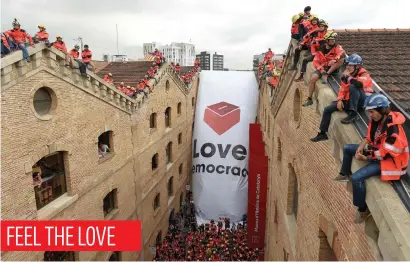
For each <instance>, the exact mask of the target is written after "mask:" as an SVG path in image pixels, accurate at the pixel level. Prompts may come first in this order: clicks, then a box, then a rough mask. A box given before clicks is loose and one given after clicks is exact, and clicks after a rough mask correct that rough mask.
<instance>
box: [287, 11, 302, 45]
mask: <svg viewBox="0 0 410 262" xmlns="http://www.w3.org/2000/svg"><path fill="white" fill-rule="evenodd" d="M302 18H303V14H302V16H301V15H300V14H297V15H294V16H293V17H292V28H291V29H290V35H291V44H292V47H293V50H296V48H297V47H298V45H299V42H300V41H301V40H302V37H303V25H302V23H301V22H302Z"/></svg>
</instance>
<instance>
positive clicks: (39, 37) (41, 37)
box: [33, 25, 50, 46]
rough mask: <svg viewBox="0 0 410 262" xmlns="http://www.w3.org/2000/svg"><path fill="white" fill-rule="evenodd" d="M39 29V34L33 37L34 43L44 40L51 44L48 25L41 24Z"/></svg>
mask: <svg viewBox="0 0 410 262" xmlns="http://www.w3.org/2000/svg"><path fill="white" fill-rule="evenodd" d="M38 29H39V30H40V31H38V32H37V34H35V35H34V37H33V41H34V43H40V42H43V43H45V44H46V45H47V46H48V45H49V44H50V41H49V40H48V33H47V31H46V26H45V25H39V26H38Z"/></svg>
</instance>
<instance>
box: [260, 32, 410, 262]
mask: <svg viewBox="0 0 410 262" xmlns="http://www.w3.org/2000/svg"><path fill="white" fill-rule="evenodd" d="M343 31H344V32H342V31H339V38H338V39H340V42H339V43H342V45H343V47H344V48H345V50H346V51H347V53H348V54H351V53H352V52H360V53H359V54H362V53H363V57H364V63H365V66H366V68H368V70H369V72H370V74H371V75H372V74H373V73H374V75H375V77H374V79H375V81H376V83H379V84H380V86H381V87H382V88H383V89H385V91H386V92H387V93H388V94H389V95H390V96H391V97H394V99H396V100H398V101H397V102H398V103H400V104H401V105H402V108H403V109H404V110H408V107H407V106H406V105H407V101H408V97H407V96H406V94H407V92H408V90H407V91H406V90H405V89H403V88H402V87H404V86H405V85H403V84H405V83H408V80H409V78H408V74H407V75H406V74H404V75H402V73H401V72H398V71H397V70H396V69H397V68H400V65H403V67H404V68H407V66H408V61H404V60H405V57H406V56H402V55H398V54H399V53H407V54H408V51H409V50H408V48H403V45H404V42H406V41H409V36H410V35H409V32H408V30H401V31H400V30H372V31H370V30H365V32H366V33H364V34H362V32H363V30H359V31H358V30H355V32H353V31H351V30H347V31H346V30H343ZM352 34H353V35H354V37H352ZM386 39H389V40H388V41H386ZM393 43H394V44H393ZM366 45H369V46H366ZM291 48H292V47H291V45H290V46H289V50H290V51H288V54H287V60H286V61H285V65H284V67H283V68H284V69H283V71H282V74H281V77H280V80H279V85H278V87H277V88H276V89H274V90H272V89H271V88H270V87H269V86H268V85H267V84H266V81H265V80H262V81H261V83H260V84H261V89H260V101H259V110H258V121H259V122H260V123H261V126H262V129H263V133H264V141H265V144H266V148H265V152H266V154H267V155H268V156H269V178H268V179H269V183H268V201H267V207H266V208H267V222H266V223H267V230H266V240H265V241H266V252H265V260H285V261H286V260H375V259H377V260H408V259H409V258H410V237H409V236H410V229H409V227H408V226H407V225H408V224H409V223H410V216H409V213H408V211H407V210H406V208H405V206H404V205H403V203H402V202H401V201H400V198H399V197H398V195H397V194H396V192H395V190H394V189H393V187H392V186H391V185H390V184H388V183H384V182H382V181H380V179H379V178H377V177H376V178H371V179H368V180H367V182H366V184H367V198H366V202H367V205H368V206H369V209H370V211H371V212H372V217H370V218H369V219H367V220H366V221H365V222H364V223H363V224H359V225H357V224H354V223H353V218H354V214H355V212H356V209H355V207H354V206H353V205H352V200H351V184H350V182H349V183H348V184H347V185H346V184H343V183H336V182H333V181H332V178H333V177H335V176H336V175H337V174H338V172H339V168H340V164H341V160H342V157H343V145H344V144H347V143H358V142H359V141H360V140H361V137H360V136H359V134H358V132H357V131H356V130H355V128H354V127H353V125H342V124H340V119H343V118H344V117H345V116H346V114H345V113H341V112H336V113H334V114H333V115H332V122H331V126H330V129H329V135H330V139H329V142H328V143H327V142H319V143H312V142H311V141H310V138H311V137H313V136H315V135H316V134H317V130H318V127H319V122H320V119H321V113H322V112H323V108H324V107H325V106H327V105H328V104H329V103H331V102H332V101H334V100H335V98H336V95H335V93H334V91H333V90H332V89H331V88H329V86H328V85H325V84H321V83H320V81H318V83H317V89H318V92H317V97H316V99H315V100H314V101H315V104H314V106H311V107H307V108H305V107H302V106H301V105H302V103H303V101H304V100H305V98H306V97H305V96H306V92H307V87H306V86H305V84H307V83H308V82H309V80H310V74H311V73H312V72H313V66H312V63H309V65H308V71H307V73H306V74H305V81H304V82H299V83H298V82H294V81H293V80H294V79H295V76H297V75H298V72H297V71H288V69H287V68H288V66H289V65H290V64H291V61H292V59H293V52H291ZM377 49H380V50H377ZM384 49H385V50H384ZM386 50H388V51H390V52H389V53H386V52H385V51H386ZM399 50H400V52H399ZM382 53H384V56H383V57H382V56H381V54H382ZM303 55H304V52H302V54H301V57H303ZM380 59H385V60H380ZM403 59H404V60H403ZM382 63H385V64H386V65H385V66H384V67H383V66H382ZM367 65H368V67H367ZM407 71H408V70H407ZM385 72H386V73H385ZM403 73H404V72H403ZM393 79H395V81H392V80H393ZM394 91H397V92H394ZM361 166H362V164H360V163H358V162H357V161H355V162H354V164H353V171H355V170H357V169H358V168H359V167H361Z"/></svg>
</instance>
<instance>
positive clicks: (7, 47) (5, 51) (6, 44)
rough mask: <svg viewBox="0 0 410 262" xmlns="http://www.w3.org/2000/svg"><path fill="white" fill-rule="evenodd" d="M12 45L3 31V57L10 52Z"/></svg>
mask: <svg viewBox="0 0 410 262" xmlns="http://www.w3.org/2000/svg"><path fill="white" fill-rule="evenodd" d="M10 52H11V47H10V45H9V42H8V41H7V37H6V36H5V35H4V34H3V33H1V57H3V56H5V55H8V54H10Z"/></svg>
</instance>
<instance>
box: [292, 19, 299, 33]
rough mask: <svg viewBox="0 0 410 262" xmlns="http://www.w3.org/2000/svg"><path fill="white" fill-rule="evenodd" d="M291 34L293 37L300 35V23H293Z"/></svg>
mask: <svg viewBox="0 0 410 262" xmlns="http://www.w3.org/2000/svg"><path fill="white" fill-rule="evenodd" d="M290 33H291V34H292V35H297V34H299V22H296V23H293V24H292V28H291V29H290Z"/></svg>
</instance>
